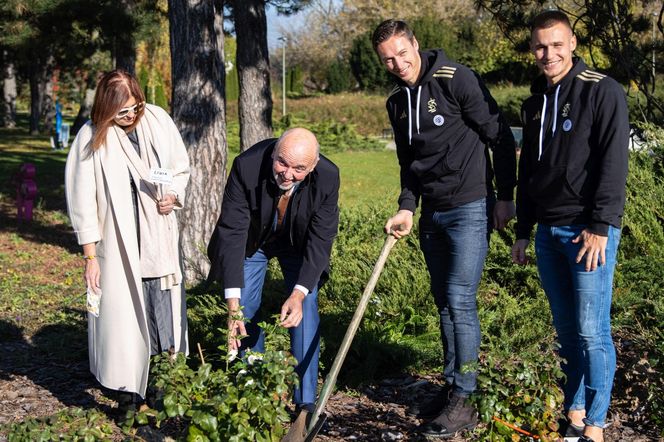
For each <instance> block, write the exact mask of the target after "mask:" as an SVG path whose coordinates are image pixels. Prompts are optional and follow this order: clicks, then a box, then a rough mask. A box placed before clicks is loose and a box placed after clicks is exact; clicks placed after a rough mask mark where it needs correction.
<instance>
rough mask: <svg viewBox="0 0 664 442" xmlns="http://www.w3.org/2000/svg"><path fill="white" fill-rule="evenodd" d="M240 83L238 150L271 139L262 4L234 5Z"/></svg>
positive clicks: (247, 0)
mask: <svg viewBox="0 0 664 442" xmlns="http://www.w3.org/2000/svg"><path fill="white" fill-rule="evenodd" d="M233 11H234V14H235V34H236V36H237V55H236V64H237V70H238V76H239V80H240V102H239V105H238V111H239V117H240V149H241V150H242V151H244V150H246V149H248V148H250V147H251V146H253V145H254V144H256V143H257V142H259V141H261V140H264V139H265V138H269V137H271V136H272V90H271V88H270V56H269V53H268V49H267V19H266V17H265V0H240V1H237V0H236V1H234V8H233Z"/></svg>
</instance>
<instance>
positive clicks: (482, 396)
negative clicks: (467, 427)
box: [473, 348, 563, 442]
mask: <svg viewBox="0 0 664 442" xmlns="http://www.w3.org/2000/svg"><path fill="white" fill-rule="evenodd" d="M562 376H563V374H562V370H561V369H560V363H559V361H558V359H557V357H556V356H555V354H554V352H553V350H552V349H551V348H548V349H542V351H538V352H528V353H525V352H522V351H520V352H519V353H518V355H517V354H515V355H514V357H512V358H508V359H503V358H496V357H495V356H494V355H493V354H492V353H491V351H490V350H488V351H485V352H484V357H483V358H482V363H481V368H480V374H479V375H478V379H477V383H478V388H477V394H476V395H474V396H473V398H474V401H475V404H476V407H477V410H478V412H479V414H480V418H481V419H482V421H484V422H486V423H487V424H488V425H487V426H486V427H480V428H478V429H477V430H475V433H474V436H475V437H476V439H477V440H490V441H494V442H499V441H500V442H503V441H504V442H511V441H514V440H521V439H520V438H518V434H517V433H515V432H514V430H513V429H512V428H509V427H508V426H507V425H505V424H504V422H507V423H509V424H511V425H515V426H517V427H519V428H521V429H522V430H524V431H526V432H528V433H530V434H533V435H536V436H538V437H539V439H540V440H543V441H554V440H558V434H557V432H556V430H557V429H558V424H557V420H558V417H559V414H558V413H559V409H560V407H561V406H562V402H563V394H562V391H561V390H560V388H559V387H558V383H559V382H560V379H561V378H562ZM515 436H516V437H517V438H516V439H515ZM523 439H524V440H528V438H526V437H524V438H523Z"/></svg>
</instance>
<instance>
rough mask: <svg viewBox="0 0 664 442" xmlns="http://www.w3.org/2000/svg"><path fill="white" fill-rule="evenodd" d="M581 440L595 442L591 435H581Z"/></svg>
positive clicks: (580, 441) (582, 441) (581, 441)
mask: <svg viewBox="0 0 664 442" xmlns="http://www.w3.org/2000/svg"><path fill="white" fill-rule="evenodd" d="M579 442H595V440H594V439H593V438H592V437H590V436H581V437H580V438H579Z"/></svg>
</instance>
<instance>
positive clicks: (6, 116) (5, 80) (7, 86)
mask: <svg viewBox="0 0 664 442" xmlns="http://www.w3.org/2000/svg"><path fill="white" fill-rule="evenodd" d="M0 59H1V60H2V62H1V63H0V67H1V69H2V70H1V71H0V79H2V103H1V104H0V127H8V128H12V127H16V96H17V95H18V90H17V89H16V67H15V66H14V62H13V60H11V59H10V56H9V52H8V51H7V50H2V53H1V54H0Z"/></svg>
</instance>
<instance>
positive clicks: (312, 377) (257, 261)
mask: <svg viewBox="0 0 664 442" xmlns="http://www.w3.org/2000/svg"><path fill="white" fill-rule="evenodd" d="M270 258H272V256H269V255H267V254H266V253H265V251H264V250H262V249H259V250H258V251H257V252H256V253H254V255H253V256H250V257H249V258H246V259H245V260H244V288H243V289H242V295H241V296H242V297H241V298H240V306H241V307H242V313H243V314H244V316H245V318H247V319H249V320H251V322H248V323H247V324H246V328H247V335H248V337H246V338H245V339H242V341H241V343H242V347H241V349H251V350H253V351H257V352H261V353H262V352H264V351H265V335H264V334H263V330H262V329H261V328H260V327H258V325H257V323H258V322H261V321H262V319H261V318H260V306H261V300H262V294H263V283H264V281H265V274H266V272H267V263H268V261H269V260H270ZM276 258H277V259H278V260H279V265H280V266H281V271H282V273H283V275H284V285H285V289H286V296H287V297H288V296H290V294H291V293H292V291H293V287H294V286H295V284H296V283H297V276H298V273H299V271H300V267H302V257H301V256H295V255H294V254H289V253H283V254H278V255H276ZM284 301H285V298H284ZM319 323H320V318H319V316H318V287H314V288H313V289H312V290H311V292H310V293H309V294H308V295H307V296H306V297H305V298H304V302H303V303H302V322H300V325H298V326H297V327H294V328H291V329H289V332H290V344H291V353H292V354H293V356H294V357H295V359H296V360H297V362H298V364H297V366H296V367H295V371H296V372H297V374H298V376H299V378H300V385H299V387H297V388H296V389H295V392H294V402H295V404H297V405H305V404H313V403H315V402H316V386H317V384H318V355H319V352H320V345H319V344H320V335H319V327H318V326H319Z"/></svg>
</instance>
